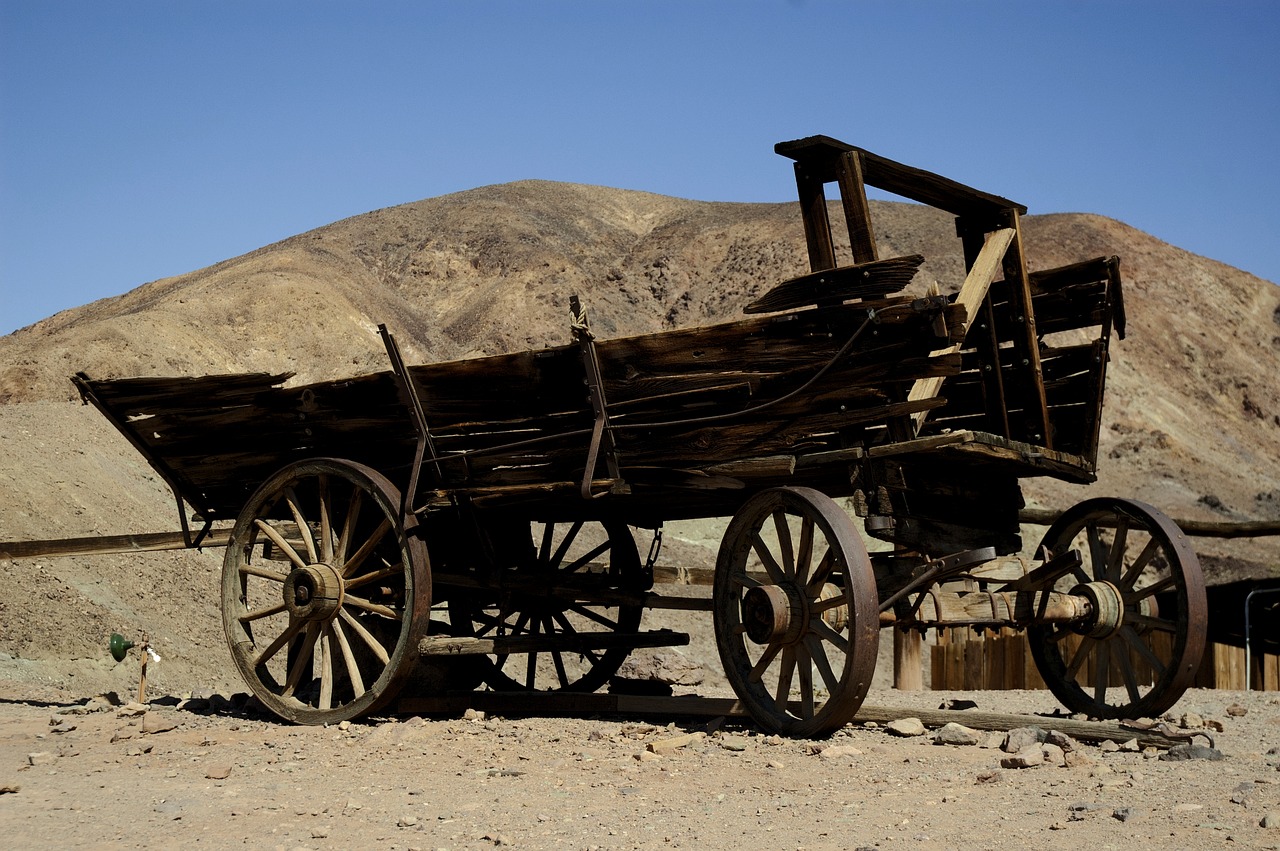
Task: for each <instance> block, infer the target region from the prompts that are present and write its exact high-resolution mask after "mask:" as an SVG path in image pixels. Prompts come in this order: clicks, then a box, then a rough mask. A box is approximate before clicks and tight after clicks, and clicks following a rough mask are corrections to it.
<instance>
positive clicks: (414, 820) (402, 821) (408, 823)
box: [396, 816, 418, 827]
mask: <svg viewBox="0 0 1280 851" xmlns="http://www.w3.org/2000/svg"><path fill="white" fill-rule="evenodd" d="M417 824H418V817H417V816H400V818H399V819H397V820H396V827H416V826H417Z"/></svg>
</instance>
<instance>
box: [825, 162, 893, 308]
mask: <svg viewBox="0 0 1280 851" xmlns="http://www.w3.org/2000/svg"><path fill="white" fill-rule="evenodd" d="M864 177H865V176H864V175H863V169H862V152H860V151H845V152H844V153H843V154H841V155H840V159H839V161H838V164H837V166H836V183H837V184H838V185H839V187H840V200H841V203H842V204H843V205H844V220H845V224H846V226H847V227H848V229H849V247H850V248H851V249H852V250H853V262H854V263H867V262H870V261H873V260H875V259H877V257H878V256H879V255H878V254H877V253H876V235H875V231H874V230H873V229H872V226H871V207H870V205H868V204H867V187H866V184H865V180H864ZM885 292H889V290H886V291H885Z"/></svg>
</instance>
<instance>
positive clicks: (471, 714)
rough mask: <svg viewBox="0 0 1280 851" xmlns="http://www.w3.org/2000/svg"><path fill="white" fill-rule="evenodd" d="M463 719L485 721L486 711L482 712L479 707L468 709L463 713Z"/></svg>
mask: <svg viewBox="0 0 1280 851" xmlns="http://www.w3.org/2000/svg"><path fill="white" fill-rule="evenodd" d="M462 720H463V721H483V720H484V713H483V712H481V711H480V710H479V709H468V710H467V711H466V712H464V713H462Z"/></svg>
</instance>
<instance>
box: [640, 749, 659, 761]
mask: <svg viewBox="0 0 1280 851" xmlns="http://www.w3.org/2000/svg"><path fill="white" fill-rule="evenodd" d="M635 758H636V759H637V760H639V761H640V762H653V761H654V760H659V759H662V757H661V756H659V755H658V754H656V753H654V752H653V751H647V750H646V751H640V752H639V753H637V754H635Z"/></svg>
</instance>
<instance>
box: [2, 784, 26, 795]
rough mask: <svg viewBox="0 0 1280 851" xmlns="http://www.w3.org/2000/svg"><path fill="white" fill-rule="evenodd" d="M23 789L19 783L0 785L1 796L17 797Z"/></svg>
mask: <svg viewBox="0 0 1280 851" xmlns="http://www.w3.org/2000/svg"><path fill="white" fill-rule="evenodd" d="M21 788H22V787H21V786H19V785H18V784H17V783H0V795H16V794H18V790H20V789H21Z"/></svg>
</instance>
